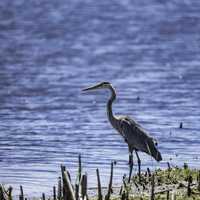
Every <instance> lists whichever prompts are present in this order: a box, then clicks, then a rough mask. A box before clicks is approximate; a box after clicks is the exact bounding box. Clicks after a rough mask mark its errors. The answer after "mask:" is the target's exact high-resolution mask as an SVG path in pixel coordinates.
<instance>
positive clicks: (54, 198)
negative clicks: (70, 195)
mask: <svg viewBox="0 0 200 200" xmlns="http://www.w3.org/2000/svg"><path fill="white" fill-rule="evenodd" d="M56 199H57V198H56V187H55V186H53V200H56Z"/></svg>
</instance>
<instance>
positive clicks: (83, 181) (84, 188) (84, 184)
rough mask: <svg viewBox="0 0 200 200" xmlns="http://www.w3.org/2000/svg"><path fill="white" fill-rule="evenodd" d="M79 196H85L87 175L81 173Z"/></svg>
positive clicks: (83, 197)
mask: <svg viewBox="0 0 200 200" xmlns="http://www.w3.org/2000/svg"><path fill="white" fill-rule="evenodd" d="M81 196H82V199H85V198H87V175H86V174H83V175H82V177H81Z"/></svg>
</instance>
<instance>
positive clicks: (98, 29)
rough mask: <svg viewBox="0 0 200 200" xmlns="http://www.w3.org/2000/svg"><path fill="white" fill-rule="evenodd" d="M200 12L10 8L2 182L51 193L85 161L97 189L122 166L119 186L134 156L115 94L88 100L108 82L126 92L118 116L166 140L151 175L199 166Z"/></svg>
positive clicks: (2, 100) (19, 2) (104, 5)
mask: <svg viewBox="0 0 200 200" xmlns="http://www.w3.org/2000/svg"><path fill="white" fill-rule="evenodd" d="M199 13H200V3H199V1H195V0H193V1H187V0H185V1H178V0H170V1H167V2H166V1H162V0H149V1H148V2H147V1H144V0H134V1H129V0H123V1H122V0H121V1H117V0H111V1H106V0H102V1H99V2H98V1H92V0H87V1H81V0H73V1H72V0H65V1H64V0H60V1H53V0H52V1H47V0H46V1H33V0H32V1H31V0H30V1H25V0H24V1H23V0H16V1H1V2H0V182H1V183H5V184H8V185H9V184H11V185H13V186H14V188H18V186H19V185H20V184H22V185H24V189H25V193H28V194H29V195H32V196H38V195H40V194H41V192H43V191H45V192H47V193H50V192H51V189H50V187H51V186H53V185H54V183H56V182H57V177H58V176H59V171H60V168H59V167H60V164H61V163H62V164H65V165H66V166H67V168H68V169H69V170H70V172H72V174H73V175H74V176H75V173H76V170H77V169H76V167H77V155H78V154H79V153H81V154H82V160H83V166H84V171H87V172H88V174H89V184H90V185H94V184H96V177H95V169H96V168H97V167H98V168H100V173H101V175H102V180H103V185H106V184H107V182H108V178H109V177H108V174H109V171H110V162H111V161H112V160H116V161H117V165H116V166H115V171H114V174H115V175H114V183H115V184H118V183H119V182H120V181H121V178H122V175H123V174H124V173H127V171H128V165H127V161H128V150H127V146H126V144H124V142H123V139H122V138H121V137H120V136H119V135H118V134H116V131H115V130H113V129H112V128H111V126H110V124H109V122H108V120H107V116H106V107H105V106H106V101H107V99H108V97H109V93H108V92H106V91H99V92H96V93H93V94H90V95H85V94H82V93H81V89H82V88H83V87H86V86H90V85H91V84H94V83H97V82H99V81H102V80H106V81H110V82H112V84H113V85H114V87H115V88H116V90H117V97H118V98H117V100H116V102H115V104H114V105H113V110H114V111H115V113H116V114H117V113H119V114H128V115H130V116H132V117H134V118H135V119H137V121H138V122H140V123H141V124H142V125H143V127H144V128H145V129H146V130H148V131H149V132H150V133H151V135H152V136H154V137H155V138H157V139H158V141H159V149H160V151H161V153H162V155H163V158H164V161H163V162H162V163H161V164H157V163H156V162H155V161H152V160H151V158H150V157H149V156H147V155H145V154H143V153H140V155H141V159H142V164H143V169H145V168H146V167H147V166H149V167H153V168H156V167H159V166H161V167H165V166H166V162H167V161H169V160H170V159H172V160H171V161H170V162H171V163H172V164H174V165H182V164H183V163H184V162H187V163H189V164H190V165H191V166H193V167H199V165H200V160H199V159H200V157H199V152H200V123H199V122H200V101H199V99H200V35H199V33H200V14H199ZM137 97H140V100H137ZM180 122H183V127H184V128H183V129H179V128H178V127H179V123H180ZM136 170H137V169H136V167H135V170H134V172H136ZM15 191H17V190H15ZM16 193H17V192H16Z"/></svg>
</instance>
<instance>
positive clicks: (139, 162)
mask: <svg viewBox="0 0 200 200" xmlns="http://www.w3.org/2000/svg"><path fill="white" fill-rule="evenodd" d="M135 154H136V156H137V161H138V175H139V181H141V160H140V157H139V155H138V152H137V151H136V150H135Z"/></svg>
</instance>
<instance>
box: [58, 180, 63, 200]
mask: <svg viewBox="0 0 200 200" xmlns="http://www.w3.org/2000/svg"><path fill="white" fill-rule="evenodd" d="M57 197H58V200H61V198H62V183H61V177H59V178H58V194H57Z"/></svg>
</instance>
